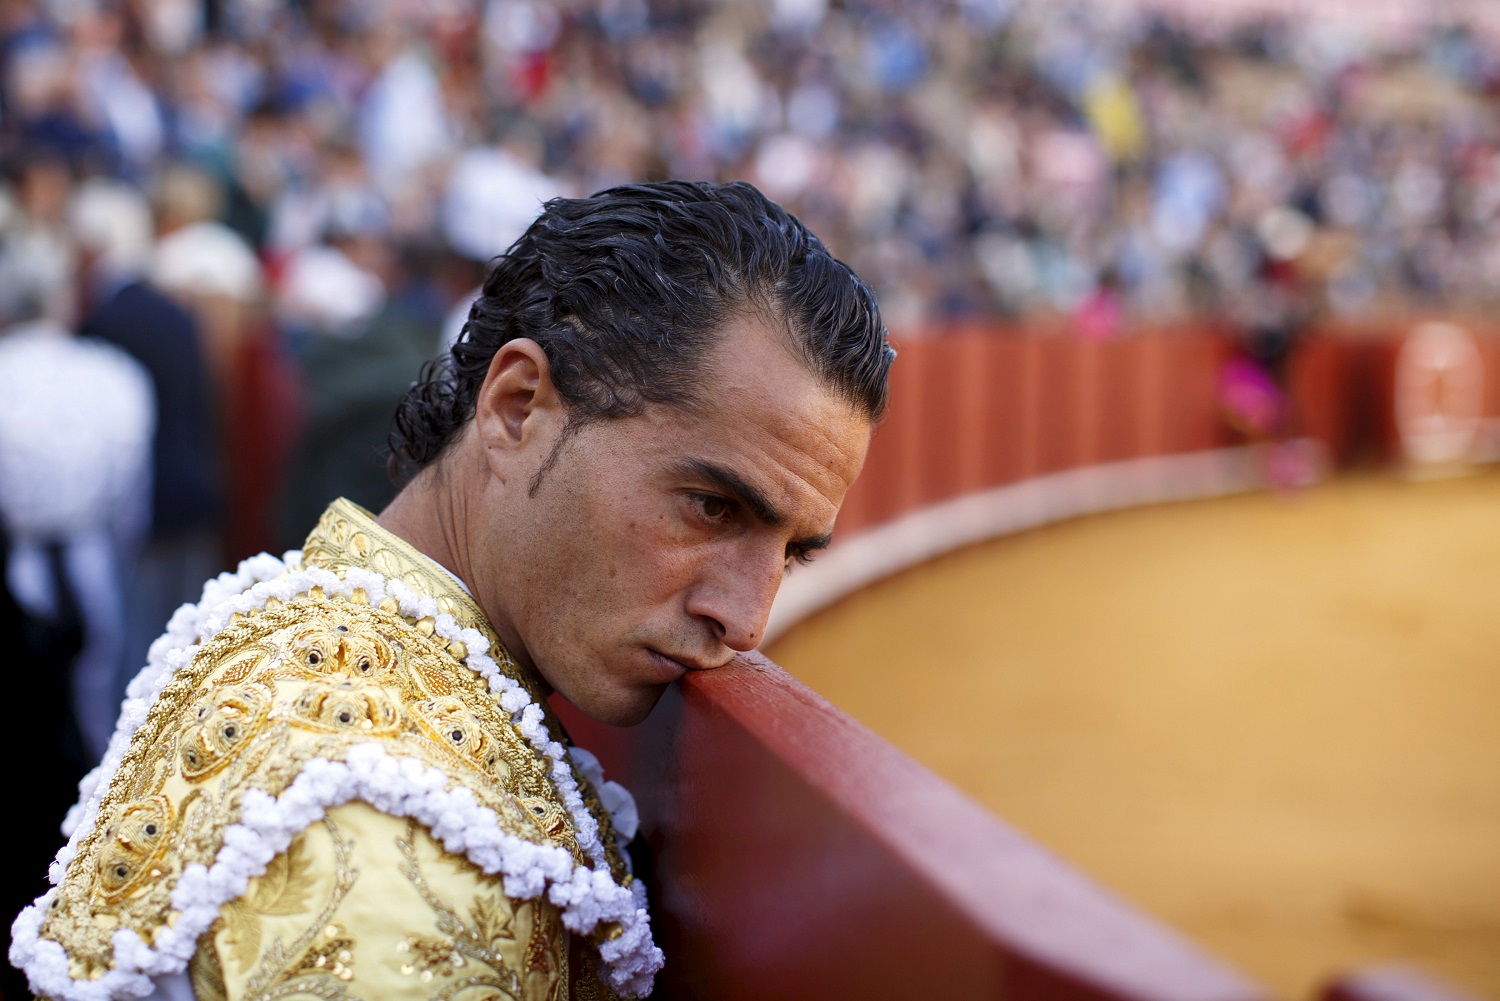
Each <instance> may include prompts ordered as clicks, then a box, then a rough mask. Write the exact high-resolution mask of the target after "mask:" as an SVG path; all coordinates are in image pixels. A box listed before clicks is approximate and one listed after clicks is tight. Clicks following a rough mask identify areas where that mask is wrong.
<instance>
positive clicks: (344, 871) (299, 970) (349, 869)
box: [245, 817, 359, 1001]
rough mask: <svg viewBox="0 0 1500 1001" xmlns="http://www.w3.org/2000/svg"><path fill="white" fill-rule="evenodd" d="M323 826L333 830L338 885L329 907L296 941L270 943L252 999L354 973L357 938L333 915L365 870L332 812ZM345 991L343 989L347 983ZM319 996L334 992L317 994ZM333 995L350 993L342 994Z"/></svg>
mask: <svg viewBox="0 0 1500 1001" xmlns="http://www.w3.org/2000/svg"><path fill="white" fill-rule="evenodd" d="M323 827H324V828H325V829H326V830H327V831H328V836H329V838H330V840H331V841H332V843H333V854H334V874H333V889H332V891H331V892H330V893H329V896H328V900H327V902H326V903H324V905H323V908H322V909H321V910H320V911H319V912H318V913H317V915H316V916H315V917H314V918H313V920H312V922H311V923H310V924H309V925H308V926H307V927H306V928H304V929H303V930H302V932H301V933H300V934H299V935H298V936H297V937H296V938H295V939H293V940H292V942H291V944H289V945H283V944H282V941H281V939H280V938H278V939H276V940H275V941H274V942H272V943H271V944H270V946H269V947H267V948H266V950H265V952H264V953H263V954H262V955H261V957H260V962H259V963H258V964H256V969H255V974H254V975H253V976H251V978H250V980H249V982H248V983H247V984H246V986H245V999H246V1001H263V999H269V998H276V997H285V996H287V995H288V994H304V993H315V992H310V991H308V990H307V988H306V987H305V986H299V987H297V989H295V990H292V989H291V988H290V985H291V984H293V983H296V984H298V985H304V984H306V983H308V982H309V981H310V980H311V981H313V982H316V981H320V980H322V979H323V978H324V977H332V978H334V979H335V980H339V981H346V980H350V979H352V978H353V976H354V974H353V971H352V970H351V969H350V964H352V962H353V959H354V955H353V947H354V942H353V940H352V939H350V938H349V937H348V935H347V934H346V933H345V931H344V928H343V926H341V925H339V924H338V923H336V922H335V921H334V920H333V917H334V912H336V911H337V910H338V906H339V904H340V903H341V902H342V901H343V899H344V897H345V896H346V895H348V893H349V890H350V888H351V887H353V886H354V881H355V880H356V879H358V878H359V870H358V869H356V868H354V867H353V865H352V864H351V863H350V856H351V855H352V854H353V847H354V846H353V844H352V843H351V842H350V841H349V840H348V839H347V838H345V837H344V836H343V835H342V834H340V833H339V829H338V826H337V825H336V824H335V823H334V822H333V821H332V820H331V819H329V818H328V817H324V818H323ZM265 913H270V912H265ZM291 913H296V912H295V911H293V912H291ZM288 957H295V959H294V960H292V961H289V960H288ZM339 990H340V991H342V990H343V989H342V987H340V988H339ZM317 996H318V997H325V996H329V995H326V994H317ZM333 996H337V997H346V996H347V993H338V994H336V995H333Z"/></svg>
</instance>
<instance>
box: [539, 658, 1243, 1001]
mask: <svg viewBox="0 0 1500 1001" xmlns="http://www.w3.org/2000/svg"><path fill="white" fill-rule="evenodd" d="M560 710H561V711H562V713H563V715H564V718H565V720H566V722H567V725H568V728H569V730H570V732H571V733H572V735H573V737H574V738H575V739H576V740H577V741H578V742H579V743H581V744H582V745H583V746H585V747H589V748H591V749H596V751H597V753H598V754H599V756H600V758H601V759H602V760H603V761H604V763H605V766H606V768H607V769H608V770H609V771H610V773H611V774H612V775H617V776H619V777H620V778H621V781H623V782H625V783H626V785H627V786H628V787H630V788H631V789H633V790H635V792H636V797H637V802H638V804H639V806H640V810H641V816H642V830H643V833H644V836H645V840H646V844H647V846H648V847H649V849H650V852H651V859H652V862H651V866H652V871H650V872H648V873H643V875H644V876H645V877H646V878H647V879H648V881H649V884H650V885H651V886H652V887H653V890H654V896H655V899H654V900H653V903H652V908H653V909H652V913H653V916H654V921H655V923H656V930H657V940H658V941H659V942H660V943H661V946H662V948H663V950H664V951H665V952H666V955H667V967H666V969H665V970H664V971H663V972H662V975H661V976H660V978H659V980H658V987H657V992H656V995H655V996H656V997H659V998H722V999H735V998H786V999H796V998H808V999H813V998H820V999H821V998H898V997H899V998H912V997H920V998H928V997H931V998H1000V997H1005V998H1014V999H1029V998H1036V999H1042V998H1045V999H1049V1001H1050V999H1056V1001H1073V999H1077V1001H1099V999H1120V1001H1123V999H1141V1001H1146V999H1151V1001H1249V999H1253V998H1258V997H1261V996H1262V993H1261V992H1260V991H1259V990H1258V989H1257V988H1256V987H1255V986H1254V985H1253V984H1251V983H1250V982H1249V981H1247V980H1245V979H1244V978H1242V977H1241V976H1239V975H1238V974H1236V973H1234V972H1233V971H1231V970H1230V969H1228V968H1227V967H1225V966H1223V965H1222V964H1220V963H1218V962H1216V961H1215V960H1213V959H1211V958H1209V957H1207V956H1205V955H1203V954H1201V953H1199V952H1198V951H1196V950H1195V949H1193V948H1192V947H1190V946H1189V945H1188V944H1187V943H1185V942H1184V941H1183V940H1182V939H1180V938H1179V937H1178V936H1177V935H1176V934H1174V933H1173V932H1171V931H1169V930H1167V929H1166V928H1164V927H1163V926H1161V925H1159V924H1157V923H1156V922H1154V921H1151V920H1149V919H1147V918H1145V917H1144V916H1142V915H1141V914H1139V913H1138V912H1135V911H1133V910H1131V909H1130V908H1129V907H1128V906H1126V905H1125V904H1123V903H1121V902H1120V901H1118V900H1116V899H1115V898H1113V897H1111V896H1110V895H1108V894H1107V893H1106V892H1104V891H1103V890H1101V889H1099V888H1098V887H1096V886H1094V885H1093V884H1092V883H1090V882H1089V881H1088V880H1087V879H1085V878H1084V877H1082V876H1080V875H1079V874H1078V873H1077V872H1075V871H1074V870H1072V869H1070V868H1069V867H1067V866H1066V865H1064V864H1063V863H1061V862H1059V861H1058V860H1057V859H1056V858H1054V857H1053V856H1051V855H1049V854H1048V853H1047V852H1046V851H1044V850H1043V849H1041V848H1039V847H1037V846H1036V845H1034V844H1033V843H1031V842H1029V841H1027V840H1026V839H1025V838H1023V837H1021V836H1020V835H1019V834H1017V833H1016V832H1015V831H1013V830H1011V829H1010V828H1008V827H1006V826H1005V825H1004V824H1003V823H1001V822H1000V821H999V820H997V819H996V818H995V817H994V816H992V815H991V814H989V813H988V812H986V811H985V810H983V809H981V808H980V807H979V806H978V805H977V804H975V803H974V802H973V801H972V800H969V799H968V798H966V797H965V796H963V795H962V794H961V793H959V792H958V791H957V790H956V789H954V788H953V787H952V786H950V785H949V784H948V783H947V782H945V781H943V780H942V779H940V778H938V777H937V776H936V775H933V774H932V773H931V772H929V771H927V770H926V769H925V768H923V767H922V766H921V765H919V764H917V763H916V762H915V761H913V760H912V759H911V758H909V757H907V756H906V755H904V754H902V753H901V752H900V751H898V750H896V749H895V748H894V747H892V746H891V745H890V744H888V743H887V742H886V741H884V740H882V739H881V738H880V737H877V736H876V735H875V734H873V733H871V732H870V731H869V730H867V729H866V728H865V727H863V726H861V725H860V724H859V723H857V722H855V721H854V720H853V719H851V718H850V717H849V716H847V715H845V714H844V713H842V712H840V711H839V710H838V709H836V708H834V707H833V706H832V705H831V704H829V703H828V702H827V701H826V700H825V699H823V698H822V697H820V696H819V695H817V694H816V693H814V692H813V691H812V690H811V689H809V688H807V686H805V685H803V684H802V683H800V682H798V681H797V680H796V679H794V678H792V677H791V676H790V675H788V674H787V673H786V672H785V671H783V670H781V669H780V668H779V667H777V666H776V665H774V664H772V663H771V662H770V661H768V660H766V659H765V658H764V657H760V656H758V655H749V656H745V657H741V658H739V661H738V662H737V663H736V664H734V665H731V666H730V667H726V668H723V669H721V670H718V671H712V672H706V673H703V674H697V675H690V676H689V677H688V678H686V679H685V680H684V681H683V682H682V683H681V684H680V685H678V686H674V688H673V689H671V690H669V691H668V692H667V694H666V696H664V697H663V699H662V702H661V704H660V705H658V706H657V708H656V710H655V711H654V712H653V713H652V715H651V717H650V718H649V719H648V720H647V721H646V722H645V723H644V724H642V725H641V726H640V727H637V728H635V729H633V730H631V731H623V730H615V729H611V728H609V727H605V726H602V725H600V724H597V723H593V722H591V721H588V720H586V719H583V718H582V717H581V716H579V715H578V714H577V713H576V712H575V711H572V710H571V709H570V708H569V707H566V706H562V707H560Z"/></svg>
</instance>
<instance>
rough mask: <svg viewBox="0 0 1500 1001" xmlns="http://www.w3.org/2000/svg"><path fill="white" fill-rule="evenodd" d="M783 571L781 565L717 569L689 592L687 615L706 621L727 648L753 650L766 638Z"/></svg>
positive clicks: (743, 564)
mask: <svg viewBox="0 0 1500 1001" xmlns="http://www.w3.org/2000/svg"><path fill="white" fill-rule="evenodd" d="M758 562H764V561H758ZM782 572H783V564H782V563H780V562H776V563H774V564H770V565H769V566H762V565H749V564H748V561H747V562H746V563H741V564H738V565H735V566H724V567H716V568H714V572H712V573H710V574H708V575H706V578H705V579H704V580H702V581H700V582H699V584H698V585H697V586H696V587H694V588H693V589H692V590H691V591H690V592H689V594H688V602H687V611H688V614H689V615H693V616H695V617H698V618H701V619H704V620H707V621H708V623H709V624H710V626H711V628H712V629H713V631H714V636H715V638H716V639H717V640H718V641H719V642H720V643H722V644H724V645H725V646H727V647H729V649H731V650H734V651H736V652H737V653H745V652H747V651H750V650H754V649H755V648H756V646H757V645H759V643H760V641H761V640H762V639H763V638H764V637H765V635H766V622H767V620H769V619H770V617H771V602H773V601H774V600H775V599H776V591H777V590H778V589H779V588H780V587H781V577H782Z"/></svg>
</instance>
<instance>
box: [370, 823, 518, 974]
mask: <svg viewBox="0 0 1500 1001" xmlns="http://www.w3.org/2000/svg"><path fill="white" fill-rule="evenodd" d="M416 835H417V825H416V822H415V821H411V822H408V824H407V826H406V836H405V837H402V838H398V839H397V840H396V847H397V849H399V850H400V852H401V857H402V859H403V861H402V863H401V874H402V875H403V876H405V877H406V878H407V880H409V881H410V882H411V884H412V886H414V887H415V888H416V890H417V892H418V893H419V894H421V896H422V899H423V900H424V901H425V902H426V903H427V906H428V907H430V908H432V911H433V914H434V915H436V917H437V927H438V931H439V932H441V933H442V934H443V935H444V936H445V937H444V938H442V939H430V938H422V937H415V936H414V937H411V938H408V939H407V940H406V941H404V942H402V943H401V946H398V947H397V948H398V949H400V950H401V951H402V952H406V953H408V954H409V958H408V960H407V961H406V962H404V963H403V964H402V966H401V972H402V973H403V974H405V975H408V976H413V975H414V976H416V977H417V978H418V979H419V980H420V981H422V982H423V983H428V982H431V981H433V980H434V979H436V978H439V977H441V978H443V979H445V980H448V979H451V978H453V977H455V976H457V975H458V974H459V971H461V970H462V969H463V968H464V966H465V965H466V964H467V962H468V961H470V960H472V961H474V962H476V963H480V964H482V965H483V966H486V967H488V968H489V972H487V973H486V972H483V971H476V972H475V973H473V974H469V975H467V976H462V977H460V978H459V979H458V980H454V981H452V982H451V983H447V984H445V985H444V986H443V987H442V989H440V990H438V991H437V992H436V993H434V994H433V995H432V997H434V998H443V999H449V998H454V997H456V996H457V995H458V994H459V993H460V992H462V991H467V990H470V989H471V988H481V987H482V988H488V989H490V990H496V991H501V992H503V993H504V994H505V995H506V996H507V997H512V998H520V996H521V978H520V976H519V975H518V974H517V973H516V971H515V970H514V969H512V968H511V966H510V964H509V963H507V962H506V961H505V956H504V955H503V954H502V952H501V948H502V945H503V944H504V943H514V942H515V938H516V934H515V929H514V913H513V908H515V909H519V908H522V907H530V908H532V909H533V911H535V910H536V908H537V907H539V906H541V905H540V904H538V903H522V902H512V901H509V900H507V899H506V898H505V897H504V895H503V894H501V893H500V891H499V887H498V886H497V885H495V884H496V883H497V882H498V881H496V880H493V879H491V880H487V881H486V882H489V883H490V884H491V885H492V886H494V892H492V893H490V894H488V895H486V896H482V897H476V898H475V899H474V903H473V905H472V906H471V907H470V909H469V918H470V920H469V921H468V922H465V921H464V920H463V918H461V917H460V916H459V914H458V912H457V911H455V910H454V909H453V908H452V907H450V906H449V905H448V904H447V903H446V902H445V901H444V900H443V899H442V898H441V897H439V896H438V895H437V894H436V893H435V892H434V891H433V889H432V887H431V886H430V885H429V884H428V882H427V878H426V877H425V876H424V875H423V873H422V865H421V863H420V862H419V861H418V860H417V852H416V847H415V844H414V842H415V840H416ZM533 920H536V919H535V918H533ZM403 946H404V948H402V947H403Z"/></svg>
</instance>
